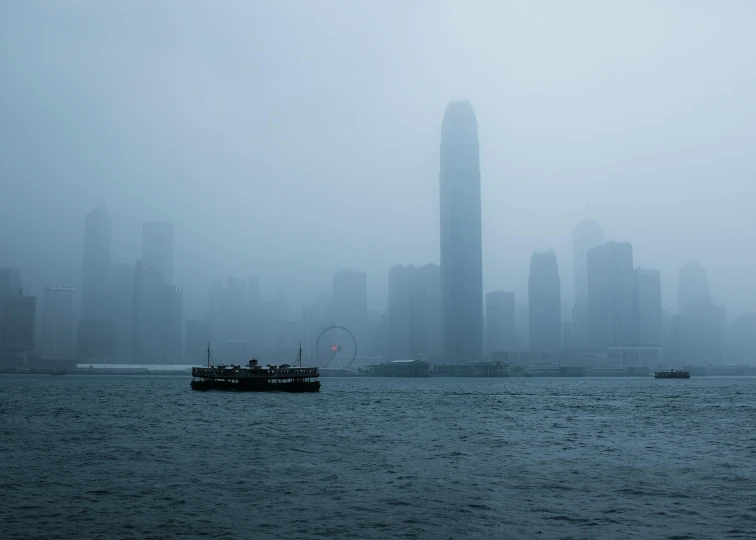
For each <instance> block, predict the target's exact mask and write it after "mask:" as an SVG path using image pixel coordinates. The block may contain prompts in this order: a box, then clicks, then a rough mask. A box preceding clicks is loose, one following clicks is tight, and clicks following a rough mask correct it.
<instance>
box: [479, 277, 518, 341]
mask: <svg viewBox="0 0 756 540" xmlns="http://www.w3.org/2000/svg"><path fill="white" fill-rule="evenodd" d="M515 350H517V335H516V332H515V295H514V293H513V292H504V291H493V292H490V293H488V294H486V352H487V353H488V354H491V353H492V352H501V351H506V352H513V351H515Z"/></svg>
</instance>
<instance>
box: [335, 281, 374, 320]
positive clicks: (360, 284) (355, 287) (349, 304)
mask: <svg viewBox="0 0 756 540" xmlns="http://www.w3.org/2000/svg"><path fill="white" fill-rule="evenodd" d="M332 305H333V315H334V321H335V322H337V323H338V324H344V325H347V326H349V325H350V324H351V325H355V324H356V325H362V324H363V323H364V322H365V320H366V319H367V276H366V274H365V272H363V271H362V270H339V271H338V272H336V273H335V274H334V275H333V304H332Z"/></svg>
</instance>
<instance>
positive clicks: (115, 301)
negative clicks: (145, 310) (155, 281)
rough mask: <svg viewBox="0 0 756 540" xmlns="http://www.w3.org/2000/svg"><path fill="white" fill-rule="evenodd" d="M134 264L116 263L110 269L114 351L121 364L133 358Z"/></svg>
mask: <svg viewBox="0 0 756 540" xmlns="http://www.w3.org/2000/svg"><path fill="white" fill-rule="evenodd" d="M134 272H135V265H134V264H128V263H123V264H115V265H113V266H112V268H111V269H110V313H111V317H112V318H113V326H114V336H113V338H114V351H115V358H116V359H117V360H118V363H119V364H129V363H131V362H132V360H133V358H132V355H133V352H134V351H133V344H132V341H133V337H134V334H133V328H132V325H133V322H134Z"/></svg>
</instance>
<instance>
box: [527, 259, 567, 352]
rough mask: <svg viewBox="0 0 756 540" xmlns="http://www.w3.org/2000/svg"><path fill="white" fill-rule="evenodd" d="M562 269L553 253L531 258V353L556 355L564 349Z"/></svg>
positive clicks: (529, 297) (529, 292)
mask: <svg viewBox="0 0 756 540" xmlns="http://www.w3.org/2000/svg"><path fill="white" fill-rule="evenodd" d="M561 294H562V293H561V284H560V281H559V267H558V265H557V259H556V255H555V254H554V252H553V251H551V250H549V251H536V252H535V253H533V256H532V257H531V258H530V277H529V278H528V307H529V310H528V311H529V314H530V350H531V351H532V352H539V353H550V354H556V353H558V352H559V351H560V350H561V349H562V296H561Z"/></svg>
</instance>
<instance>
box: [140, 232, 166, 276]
mask: <svg viewBox="0 0 756 540" xmlns="http://www.w3.org/2000/svg"><path fill="white" fill-rule="evenodd" d="M142 262H143V263H144V264H146V265H147V266H149V267H150V268H152V269H153V270H154V271H156V272H158V273H159V274H160V277H162V278H163V283H165V284H166V285H169V284H172V283H173V225H171V224H170V223H167V222H165V221H148V222H146V223H145V224H144V225H143V226H142Z"/></svg>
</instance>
